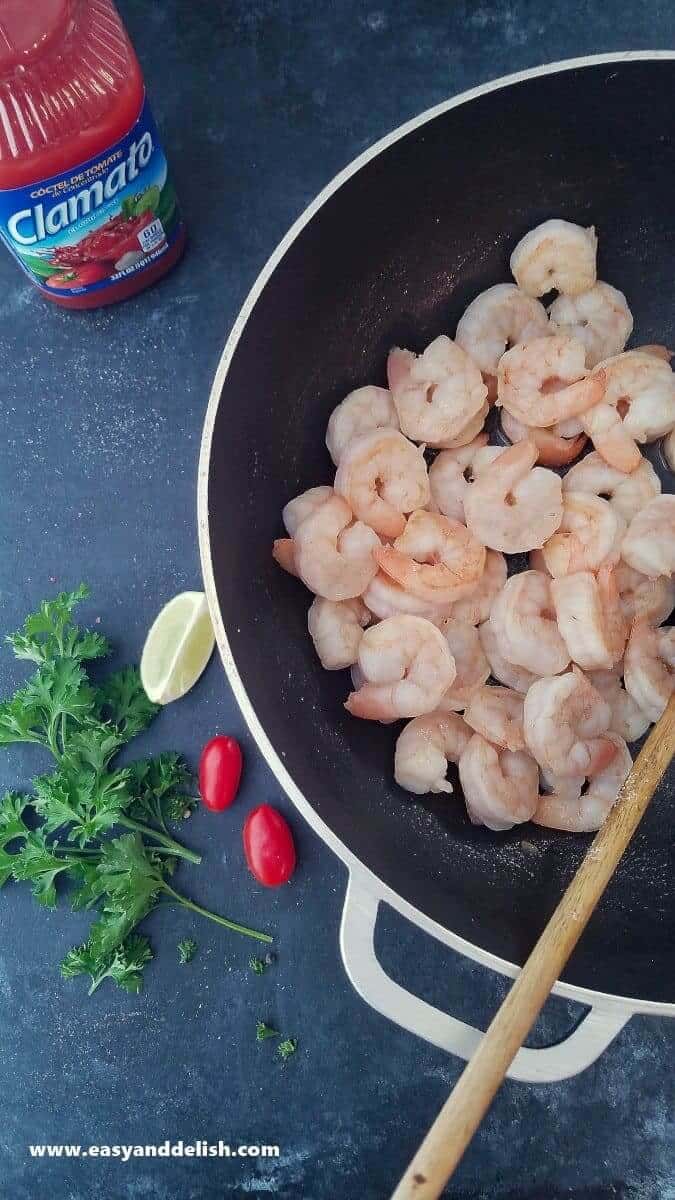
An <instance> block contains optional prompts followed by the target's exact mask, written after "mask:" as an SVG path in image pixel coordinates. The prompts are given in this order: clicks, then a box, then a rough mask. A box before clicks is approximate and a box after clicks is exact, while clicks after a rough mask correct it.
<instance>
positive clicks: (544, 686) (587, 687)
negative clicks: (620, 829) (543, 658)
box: [523, 667, 615, 776]
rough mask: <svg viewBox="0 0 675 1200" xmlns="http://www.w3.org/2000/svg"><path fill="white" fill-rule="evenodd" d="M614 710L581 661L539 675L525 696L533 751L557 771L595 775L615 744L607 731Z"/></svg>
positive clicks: (525, 721)
mask: <svg viewBox="0 0 675 1200" xmlns="http://www.w3.org/2000/svg"><path fill="white" fill-rule="evenodd" d="M611 719H612V711H611V709H610V707H609V704H608V703H607V701H606V700H603V698H602V696H601V695H600V693H599V692H596V690H595V688H594V687H593V686H592V684H590V683H589V682H588V679H587V678H586V676H585V675H584V674H583V672H581V671H580V670H579V668H578V667H572V670H571V671H570V672H568V673H567V674H565V675H555V676H553V677H547V678H545V679H538V680H537V681H536V683H533V684H532V687H531V688H530V690H529V691H528V693H527V695H526V697H525V708H524V715H523V729H524V732H525V742H526V744H527V746H528V748H529V751H530V754H532V755H534V758H535V759H536V761H537V762H538V763H539V766H540V767H543V768H544V769H545V770H547V771H552V772H553V774H554V775H585V776H589V775H596V774H597V773H598V771H602V770H603V769H604V768H605V767H606V766H607V763H608V762H609V761H610V759H611V758H613V757H614V752H615V747H614V745H613V743H611V742H610V741H609V739H608V738H607V736H606V733H607V730H608V729H609V724H610V721H611Z"/></svg>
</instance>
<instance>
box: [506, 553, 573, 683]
mask: <svg viewBox="0 0 675 1200" xmlns="http://www.w3.org/2000/svg"><path fill="white" fill-rule="evenodd" d="M490 621H491V623H492V628H493V629H494V630H495V632H496V634H497V636H498V638H499V642H500V648H501V652H502V654H503V655H504V657H505V658H506V659H507V660H508V661H509V662H511V663H513V664H514V666H516V667H525V670H526V671H531V672H532V673H533V674H537V675H557V674H558V673H559V672H560V671H564V670H565V667H567V666H568V665H569V661H570V655H569V651H568V649H567V647H566V645H565V643H564V641H563V639H562V638H561V636H560V633H559V631H558V625H557V621H556V615H555V611H554V608H553V600H552V598H551V580H550V578H549V577H548V575H544V574H542V573H541V572H540V571H522V572H521V573H520V574H519V575H512V576H511V578H510V579H508V580H507V581H506V585H505V587H504V588H503V590H502V592H501V593H500V595H499V596H498V597H497V599H496V600H495V603H494V604H493V606H492V613H491V615H490Z"/></svg>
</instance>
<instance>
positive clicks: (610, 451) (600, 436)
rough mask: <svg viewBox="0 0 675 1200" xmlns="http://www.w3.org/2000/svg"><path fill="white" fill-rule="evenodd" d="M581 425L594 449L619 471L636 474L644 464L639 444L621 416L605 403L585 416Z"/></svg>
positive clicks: (583, 414) (591, 409) (582, 417)
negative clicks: (634, 472) (642, 463)
mask: <svg viewBox="0 0 675 1200" xmlns="http://www.w3.org/2000/svg"><path fill="white" fill-rule="evenodd" d="M581 424H582V426H583V429H584V432H585V433H587V434H588V436H589V438H590V439H591V441H592V442H593V445H594V446H595V449H596V450H597V451H598V453H599V454H601V455H602V457H603V458H604V459H605V461H606V462H608V463H609V464H610V466H612V467H616V469H617V471H623V472H625V473H630V472H631V471H636V470H637V468H638V467H639V466H640V463H641V462H642V455H641V453H640V448H639V446H638V445H637V443H636V442H635V441H634V440H633V438H632V437H631V435H630V434H629V433H628V430H627V429H626V428H625V427H624V423H623V421H622V420H621V415H620V414H619V412H618V411H617V409H616V408H613V407H612V405H611V404H605V403H604V401H603V402H601V403H600V404H596V405H595V406H594V407H593V408H590V409H589V410H588V412H585V413H582V416H581Z"/></svg>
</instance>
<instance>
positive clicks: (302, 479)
mask: <svg viewBox="0 0 675 1200" xmlns="http://www.w3.org/2000/svg"><path fill="white" fill-rule="evenodd" d="M674 92H675V62H674V61H668V60H665V61H659V60H650V61H615V62H612V63H609V64H596V65H593V66H588V67H584V68H576V69H569V70H564V71H558V72H553V73H549V74H545V75H542V76H539V77H536V78H530V79H526V80H524V81H521V82H518V83H516V84H511V85H509V86H507V87H505V88H501V89H499V90H496V91H492V92H489V93H487V94H483V95H481V96H479V97H477V98H475V99H473V100H471V101H469V102H468V103H464V104H461V105H460V106H458V107H456V108H451V109H449V110H447V111H445V112H443V113H441V114H440V115H437V116H436V117H434V118H433V119H431V120H430V121H428V122H427V123H425V124H422V125H420V126H419V127H417V128H416V129H414V130H413V131H412V132H410V133H408V134H406V135H405V136H404V137H402V138H401V139H400V140H398V141H396V142H394V143H393V144H391V145H390V146H389V147H388V148H386V149H385V150H383V151H382V152H381V153H379V154H378V155H377V156H376V157H374V158H372V159H371V160H370V161H369V162H368V163H367V164H366V165H365V166H363V167H362V168H361V169H360V170H359V171H358V172H357V173H356V174H355V175H353V176H352V177H351V178H350V179H348V180H347V182H345V183H344V184H343V185H342V186H341V187H340V188H339V189H338V190H337V191H336V192H335V193H334V194H333V195H332V196H331V197H330V198H329V199H328V201H327V202H326V203H325V204H324V205H323V206H322V207H321V208H320V209H319V210H318V211H317V213H316V214H315V215H314V216H313V218H312V219H311V220H310V221H309V223H308V224H307V225H306V226H305V228H304V229H303V230H302V232H301V233H300V234H299V236H298V237H297V238H296V239H295V241H294V242H293V243H292V244H291V246H290V248H289V249H288V251H287V252H286V254H285V256H284V257H283V258H282V259H281V262H280V263H279V265H278V266H277V268H276V270H275V271H274V273H273V275H272V276H271V278H270V280H269V282H268V283H267V285H266V286H265V288H264V289H263V291H262V294H261V295H260V297H259V299H258V301H257V303H256V304H255V306H254V308H253V311H252V313H251V315H250V317H249V319H248V321H247V323H246V325H245V327H244V329H243V332H242V335H241V338H240V340H239V342H238V345H237V348H236V350H235V353H234V356H233V359H232V362H231V365H230V369H229V371H228V373H227V376H226V378H225V381H224V385H223V388H222V395H221V398H220V404H219V408H218V412H217V415H216V420H215V427H214V432H213V443H212V454H211V462H210V470H209V484H208V508H209V535H210V549H211V556H212V565H213V572H214V578H215V584H216V589H217V594H218V601H219V605H220V609H221V613H222V617H223V622H224V626H225V629H226V630H227V633H228V637H229V640H230V645H231V648H232V652H233V654H234V658H235V661H236V664H237V667H238V669H239V672H240V675H241V677H242V680H243V684H244V687H245V688H246V690H247V692H248V695H249V697H250V700H251V702H252V704H253V706H254V708H255V709H256V711H257V714H258V717H259V720H260V721H261V723H262V725H263V727H264V728H265V730H266V731H267V734H268V736H269V738H270V740H271V742H272V744H273V746H274V748H275V750H276V751H277V753H278V754H279V755H280V756H282V757H283V762H284V764H285V765H286V767H287V769H288V771H289V772H290V774H291V776H292V777H293V779H294V780H295V782H296V784H297V786H298V787H299V788H300V790H301V791H302V792H303V793H304V795H305V796H306V797H307V798H308V800H309V801H310V803H311V804H312V806H313V807H314V808H315V810H316V812H317V813H318V814H319V816H320V817H321V818H322V820H323V821H324V822H325V823H326V824H327V825H328V826H329V827H330V829H331V830H332V831H333V832H334V833H335V834H336V836H337V837H338V838H339V839H340V840H341V841H342V842H343V843H344V844H345V845H346V846H347V847H348V848H349V849H350V850H351V851H352V852H353V853H354V854H355V855H356V856H357V857H358V858H359V859H360V860H361V861H363V862H364V863H365V864H366V865H367V866H368V867H369V868H370V869H371V870H372V871H374V872H375V874H376V875H377V876H379V877H380V878H381V879H382V880H383V881H384V882H385V883H386V884H388V885H389V886H390V887H391V888H393V889H394V890H395V891H396V892H397V893H399V894H400V895H401V896H403V897H404V898H405V899H406V900H407V901H409V902H410V903H412V904H413V905H414V906H415V907H416V908H418V909H420V910H422V911H423V912H424V913H426V914H427V915H428V916H430V917H432V918H433V919H435V920H436V921H438V922H439V923H440V924H441V925H443V926H444V927H446V928H447V929H451V930H453V931H454V932H455V933H457V934H459V935H461V936H463V937H465V938H467V939H468V940H469V941H471V942H473V943H475V944H476V945H478V946H480V947H482V948H483V949H485V950H487V951H489V952H491V953H493V954H495V955H498V956H500V957H502V958H506V959H508V960H510V961H511V962H514V963H522V961H523V960H524V958H525V957H526V955H527V953H528V951H529V950H530V948H531V946H532V944H533V942H534V940H535V938H536V936H537V935H538V933H539V932H540V931H541V929H542V927H543V925H544V924H545V921H546V919H547V917H548V915H549V914H550V912H551V910H552V909H553V907H554V905H555V903H556V901H557V899H558V897H559V895H560V892H561V889H562V887H563V886H564V883H565V882H566V881H567V879H568V878H569V877H570V876H571V874H572V872H573V871H574V869H575V867H576V865H577V864H578V862H579V860H580V858H581V856H582V854H583V852H584V849H585V848H586V846H587V844H588V838H586V837H575V836H564V835H560V834H556V833H553V832H547V831H543V830H538V829H536V828H535V827H533V826H531V825H526V826H521V827H519V828H516V829H514V830H512V831H511V832H510V833H507V834H495V833H491V832H490V831H488V830H486V829H477V828H474V827H473V826H471V825H470V823H469V821H468V818H467V816H466V813H465V810H464V805H463V802H462V800H461V793H459V791H458V790H457V794H456V796H454V797H445V796H443V797H429V798H428V799H427V800H422V801H421V802H418V801H413V800H410V799H409V798H408V797H407V796H406V794H405V793H404V792H402V791H401V790H400V789H399V788H397V787H396V785H395V784H394V781H393V774H392V762H393V745H394V733H393V731H392V730H391V729H389V728H386V727H381V726H378V725H374V724H371V723H368V722H359V721H356V720H354V719H353V718H350V717H349V716H348V715H347V713H346V712H345V711H344V710H343V708H342V702H343V700H344V699H345V697H346V695H347V692H348V690H349V686H350V684H349V678H348V674H347V673H346V672H335V673H330V672H325V671H323V670H322V669H321V668H320V666H319V663H318V661H317V659H316V658H315V655H314V650H313V647H312V645H311V642H310V640H309V638H308V635H307V630H306V614H307V608H308V606H309V603H310V599H311V598H310V596H309V595H308V593H307V592H306V591H305V589H304V588H303V587H302V586H301V585H300V584H299V583H298V582H297V581H295V580H293V579H291V578H290V577H289V576H287V575H285V574H284V573H283V572H282V571H280V570H279V568H278V567H276V566H275V565H274V563H273V561H272V558H271V553H270V550H271V545H272V540H273V538H274V537H275V536H278V535H279V533H280V531H281V526H280V512H281V508H282V505H283V504H284V503H285V502H286V501H287V500H288V499H289V498H290V497H292V496H294V495H296V494H297V493H298V492H300V491H302V490H303V489H304V488H307V487H309V486H311V485H313V484H317V483H323V482H330V481H331V480H332V473H331V463H330V459H329V457H328V453H327V451H326V449H325V445H324V440H323V439H324V434H325V428H326V422H327V419H328V415H329V413H330V411H331V409H332V408H333V407H334V406H335V404H337V403H338V401H339V400H341V399H342V398H343V397H344V396H345V395H346V394H347V392H349V391H350V390H351V389H352V388H354V387H357V386H360V385H362V384H364V383H384V368H385V360H386V355H387V351H388V349H389V348H390V346H392V345H393V344H401V345H405V346H409V347H411V348H412V349H415V350H421V349H422V348H423V347H424V346H425V344H426V343H427V342H428V341H429V340H430V339H431V338H432V337H434V336H435V335H437V334H438V333H441V332H446V333H450V334H451V335H452V333H453V332H454V329H455V325H456V322H457V319H458V318H459V316H460V315H461V313H462V311H463V309H464V308H465V306H466V304H467V303H468V302H469V300H471V299H472V298H473V297H474V296H475V295H476V294H477V293H478V292H479V291H481V290H482V289H484V288H486V287H488V286H490V285H491V284H493V283H497V282H500V281H505V280H508V279H509V278H510V276H509V271H508V257H509V253H510V250H511V249H512V248H513V246H514V244H515V243H516V241H517V240H518V239H519V238H520V237H521V236H522V234H523V233H525V232H526V230H528V229H529V228H531V227H532V226H534V225H536V224H537V223H538V222H540V221H542V220H544V219H546V218H547V217H550V216H561V217H565V218H567V219H569V220H572V221H577V222H579V223H581V224H584V225H589V224H594V225H595V226H596V229H597V232H598V236H599V239H600V250H599V277H600V278H601V279H605V280H607V281H608V282H610V283H612V284H614V285H615V286H616V287H619V288H621V290H622V291H624V292H625V293H626V295H627V297H628V299H629V303H630V305H631V308H632V310H633V313H634V316H635V334H634V337H633V343H634V344H637V342H669V343H670V344H672V343H673V341H674V340H675V328H674V324H673V311H674V302H675V294H674V292H675V288H674V280H675V235H674V232H673V193H674V183H675V170H674V161H673V147H672V141H671V132H672V106H673V94H674ZM649 456H650V458H651V459H652V462H653V463H654V465H655V466H656V468H657V470H659V473H660V475H661V478H662V481H663V485H664V490H669V491H670V490H672V476H671V475H670V474H669V472H668V471H666V470H665V468H664V465H663V462H662V459H661V456H660V451H659V448H658V446H653V447H650V448H649ZM672 805H673V776H672V774H671V775H670V777H669V778H668V779H667V780H666V781H665V782H664V784H663V785H662V786H661V788H660V790H659V792H658V793H657V794H656V796H655V797H654V800H653V802H652V805H651V809H650V811H649V812H648V814H647V816H646V818H645V820H644V822H643V824H642V827H641V829H640V830H639V832H638V834H637V836H636V838H635V840H634V842H633V845H632V846H631V848H630V850H629V852H628V854H627V856H626V858H625V860H624V862H623V864H622V865H621V867H620V869H619V872H618V874H617V876H616V878H615V880H614V882H613V884H612V886H611V887H610V889H609V891H608V893H607V895H606V896H605V898H604V900H603V902H602V904H601V905H600V907H599V909H598V910H597V912H596V913H595V915H594V917H593V919H592V921H591V924H590V926H589V928H588V931H587V933H586V934H585V936H584V938H583V939H582V943H581V945H580V947H579V949H578V950H577V952H576V954H575V956H574V958H573V959H572V961H571V962H570V964H569V967H568V969H567V972H566V975H565V979H566V980H567V981H569V982H570V983H574V984H577V985H580V986H583V987H586V988H591V989H595V990H598V991H602V992H607V993H613V994H615V995H624V996H631V997H638V998H641V999H643V1000H650V1001H660V1002H672V1001H673V1000H674V999H675V996H674V994H673V982H672V980H673V971H672V962H673V950H674V948H675V946H674V941H675V939H674V935H673V921H672V916H671V912H672V901H673V891H672V879H673V838H672V832H671V830H672V813H673V807H672ZM523 841H525V842H526V843H529V845H526V846H525V847H523V845H522V843H523Z"/></svg>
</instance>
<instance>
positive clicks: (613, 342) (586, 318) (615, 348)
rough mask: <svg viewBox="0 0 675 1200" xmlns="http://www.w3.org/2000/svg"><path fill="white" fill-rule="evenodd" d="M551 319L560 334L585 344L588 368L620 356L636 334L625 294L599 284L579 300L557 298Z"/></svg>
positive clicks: (608, 285) (550, 311) (581, 295)
mask: <svg viewBox="0 0 675 1200" xmlns="http://www.w3.org/2000/svg"><path fill="white" fill-rule="evenodd" d="M548 315H549V317H550V318H551V321H552V322H553V324H554V327H555V328H556V330H557V332H558V333H567V334H569V335H570V337H574V338H577V340H578V341H580V342H583V344H584V346H585V347H586V366H587V367H594V366H596V364H597V363H599V362H600V361H601V360H602V359H603V358H610V357H611V356H612V355H614V354H620V353H621V351H622V350H623V348H624V346H625V345H626V342H627V341H628V339H629V337H630V335H631V333H632V332H633V315H632V313H631V311H630V309H629V307H628V302H627V300H626V297H625V296H624V294H623V292H620V291H619V289H618V288H615V287H612V286H611V284H609V283H601V282H600V281H598V282H597V283H595V284H594V285H593V287H591V288H589V289H588V291H587V292H581V293H580V294H578V295H576V296H558V298H557V300H554V301H553V304H551V306H550V307H549V310H548Z"/></svg>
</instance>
